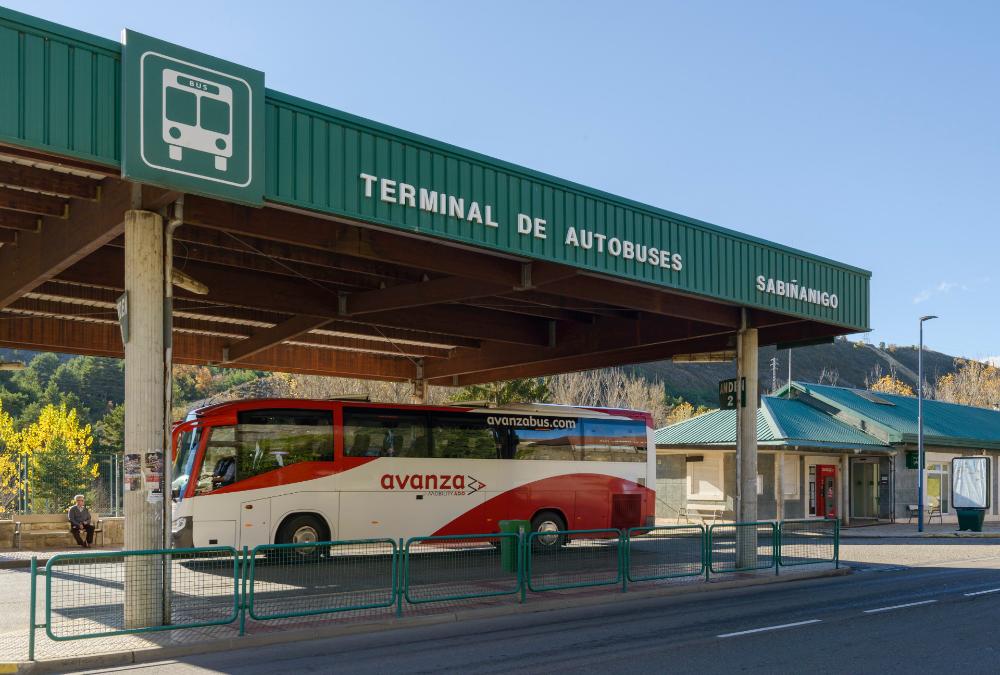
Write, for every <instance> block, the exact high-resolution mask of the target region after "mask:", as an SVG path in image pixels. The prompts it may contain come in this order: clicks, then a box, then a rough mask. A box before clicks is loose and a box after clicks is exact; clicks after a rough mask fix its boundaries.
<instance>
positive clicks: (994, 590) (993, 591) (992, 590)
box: [964, 588, 1000, 598]
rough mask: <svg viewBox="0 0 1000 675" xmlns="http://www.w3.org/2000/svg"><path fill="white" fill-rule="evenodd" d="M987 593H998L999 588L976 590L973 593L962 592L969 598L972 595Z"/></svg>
mask: <svg viewBox="0 0 1000 675" xmlns="http://www.w3.org/2000/svg"><path fill="white" fill-rule="evenodd" d="M987 593H1000V588H991V589H989V590H988V591H976V592H975V593H964V595H965V597H967V598H971V597H972V596H973V595H986V594H987Z"/></svg>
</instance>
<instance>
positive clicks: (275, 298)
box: [59, 247, 550, 345]
mask: <svg viewBox="0 0 1000 675" xmlns="http://www.w3.org/2000/svg"><path fill="white" fill-rule="evenodd" d="M184 272H186V273H187V274H190V275H191V276H192V277H194V278H195V279H197V280H198V281H200V282H202V283H204V284H206V285H207V286H208V288H209V293H208V295H207V296H200V297H199V296H192V295H191V294H189V293H187V292H186V291H183V290H180V289H179V290H178V291H177V295H176V296H175V297H179V298H183V297H188V298H195V299H196V300H198V301H200V302H201V303H202V304H205V303H215V304H221V305H230V306H233V307H246V308H248V309H261V310H265V311H272V312H281V313H285V314H304V315H309V316H315V317H325V318H328V319H339V318H342V317H341V316H340V315H339V314H338V296H337V294H336V293H334V292H333V291H326V290H324V289H323V288H320V287H317V286H316V285H315V284H311V283H309V282H308V281H306V280H303V279H297V278H294V277H282V276H278V275H264V274H261V273H259V272H253V271H247V270H240V269H238V268H235V267H223V266H219V265H213V264H207V263H196V262H190V263H189V264H188V265H187V266H186V267H185V268H184ZM123 277H124V253H123V251H122V250H121V249H118V248H114V247H105V248H104V249H101V250H99V251H96V252H94V253H93V254H91V255H90V256H88V257H87V258H86V259H84V260H81V261H79V262H78V263H77V264H75V265H73V267H72V268H70V269H67V270H65V271H64V272H63V273H62V274H60V275H59V278H60V279H62V280H64V281H71V282H75V283H82V284H91V285H95V286H104V287H106V288H122V286H123V284H124V280H123ZM363 323H367V324H374V325H378V326H388V327H392V328H405V329H411V330H418V331H423V332H427V333H437V334H442V333H443V334H455V335H458V336H459V337H464V338H471V339H473V340H495V341H500V342H510V343H513V344H522V345H548V344H549V343H550V327H549V324H550V322H547V321H541V320H538V319H532V318H529V317H518V316H515V315H512V314H506V313H503V312H492V311H489V310H483V309H478V308H474V307H462V306H458V305H454V306H449V305H434V306H428V307H424V308H422V309H421V310H420V311H419V312H398V311H390V312H378V313H372V314H366V315H365V316H364V319H363Z"/></svg>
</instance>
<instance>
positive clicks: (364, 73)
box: [4, 0, 1000, 358]
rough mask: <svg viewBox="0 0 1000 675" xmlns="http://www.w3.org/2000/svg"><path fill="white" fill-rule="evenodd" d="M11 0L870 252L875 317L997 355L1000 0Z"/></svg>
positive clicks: (650, 191) (809, 238)
mask: <svg viewBox="0 0 1000 675" xmlns="http://www.w3.org/2000/svg"><path fill="white" fill-rule="evenodd" d="M4 1H5V3H6V4H7V6H9V7H11V8H13V9H17V10H20V11H23V12H27V13H31V14H34V15H36V16H41V17H43V18H46V19H49V20H52V21H56V22H59V23H63V24H66V25H70V26H73V27H75V28H78V29H81V30H85V31H87V32H91V33H96V34H99V35H103V36H105V37H109V38H113V39H117V38H118V35H119V31H120V29H121V28H123V27H129V28H134V29H136V30H139V31H142V32H145V33H148V34H151V35H154V36H157V37H160V38H163V39H166V40H169V41H172V42H176V43H179V44H183V45H185V46H188V47H191V48H194V49H198V50H201V51H204V52H208V53H211V54H214V55H217V56H220V57H223V58H226V59H229V60H232V61H236V62H238V63H243V64H246V65H249V66H253V67H255V68H258V69H260V70H263V71H265V73H266V75H267V85H268V86H269V87H271V88H274V89H278V90H281V91H284V92H287V93H290V94H294V95H297V96H301V97H303V98H307V99H310V100H314V101H317V102H320V103H324V104H326V105H330V106H333V107H335V108H339V109H342V110H346V111H348V112H352V113H355V114H358V115H362V116H364V117H369V118H372V119H375V120H378V121H381V122H385V123H388V124H392V125H395V126H399V127H402V128H404V129H408V130H410V131H414V132H417V133H421V134H425V135H428V136H431V137H433V138H437V139H441V140H444V141H448V142H451V143H454V144H457V145H460V146H463V147H468V148H471V149H474V150H477V151H480V152H484V153H486V154H489V155H493V156H496V157H500V158H503V159H506V160H509V161H512V162H516V163H518V164H523V165H526V166H528V167H531V168H534V169H538V170H541V171H545V172H548V173H552V174H555V175H557V176H560V177H563V178H568V179H571V180H575V181H578V182H581V183H584V184H586V185H590V186H593V187H597V188H601V189H604V190H608V191H610V192H614V193H617V194H621V195H623V196H626V197H631V198H634V199H638V200H641V201H644V202H647V203H650V204H653V205H656V206H660V207H663V208H667V209H670V210H672V211H677V212H679V213H684V214H686V215H689V216H693V217H696V218H700V219H703V220H707V221H709V222H713V223H716V224H719V225H723V226H726V227H730V228H732V229H735V230H739V231H742V232H747V233H751V234H754V235H757V236H761V237H764V238H767V239H771V240H774V241H778V242H781V243H784V244H788V245H791V246H795V247H797V248H801V249H804V250H806V251H810V252H813V253H818V254H821V255H825V256H828V257H831V258H833V259H835V260H840V261H843V262H847V263H851V264H854V265H857V266H859V267H864V268H866V269H870V270H872V272H873V275H874V276H873V279H872V325H873V327H874V331H873V333H872V334H871V339H872V340H875V341H880V340H885V341H886V342H895V343H899V344H912V343H914V342H916V338H917V317H919V316H920V315H922V314H939V315H940V316H941V319H939V320H937V321H934V322H932V323H929V324H927V331H926V334H927V336H926V341H927V344H928V345H929V346H931V347H933V348H935V349H940V350H943V351H947V352H951V353H955V354H960V355H965V356H970V357H977V358H984V357H988V356H993V355H1000V300H998V297H1000V269H998V263H1000V217H998V213H1000V114H998V107H1000V40H997V39H996V35H997V27H998V26H1000V3H996V2H986V1H983V2H966V1H958V2H914V1H905V2H902V1H901V2H848V1H840V2H836V3H818V2H806V1H805V0H803V1H801V2H757V3H746V2H721V1H717V2H711V3H704V2H685V3H674V2H649V3H629V4H626V3H608V2H582V1H580V0H576V1H574V2H503V3H485V2H483V3H474V2H444V1H433V0H424V1H421V2H364V3H359V2H351V3H347V2H343V3H341V2H308V3H307V2H292V1H286V2H280V3H277V2H239V3H236V2H233V3H221V2H218V3H216V2H209V1H207V0H202V1H201V2H180V1H174V2H170V3H149V2H134V1H132V2H110V1H102V2H100V3H91V2H79V1H78V0H73V1H66V2H58V1H54V0H47V1H46V2H44V3H42V2H38V0H32V1H30V2H22V1H17V0H4Z"/></svg>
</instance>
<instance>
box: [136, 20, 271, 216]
mask: <svg viewBox="0 0 1000 675" xmlns="http://www.w3.org/2000/svg"><path fill="white" fill-rule="evenodd" d="M122 44H123V48H122V72H123V77H122V118H123V124H122V129H123V132H122V176H123V177H124V178H128V179H131V180H135V181H138V182H143V183H150V184H153V185H158V186H161V187H166V188H170V189H176V190H179V191H183V192H194V193H199V194H204V195H208V196H212V197H221V198H224V199H227V200H230V201H237V202H242V203H247V204H260V203H262V201H263V192H264V190H263V184H264V176H263V170H264V169H263V158H264V138H263V135H264V134H263V129H264V74H263V73H262V72H260V71H256V70H253V69H250V68H245V67H243V66H239V65H236V64H233V63H228V62H226V61H222V60H221V59H216V58H214V57H211V56H208V55H205V54H200V53H198V52H194V51H191V50H189V49H184V48H182V47H178V46H176V45H172V44H170V43H168V42H163V41H162V40H157V39H155V38H151V37H149V36H146V35H142V34H141V33H136V32H134V31H130V30H126V31H124V32H123V34H122Z"/></svg>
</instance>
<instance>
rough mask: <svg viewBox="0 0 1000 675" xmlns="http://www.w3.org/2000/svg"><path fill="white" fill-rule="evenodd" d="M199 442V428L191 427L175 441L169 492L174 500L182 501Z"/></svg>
mask: <svg viewBox="0 0 1000 675" xmlns="http://www.w3.org/2000/svg"><path fill="white" fill-rule="evenodd" d="M200 442H201V427H192V428H190V429H188V430H187V431H184V432H182V433H181V435H180V437H179V438H178V439H177V451H176V452H175V453H174V467H173V473H172V474H171V475H172V476H173V477H174V478H173V483H172V484H171V486H170V487H171V492H172V493H173V496H174V499H176V500H178V501H180V500H181V499H184V493H185V492H186V491H187V484H188V480H190V478H191V470H192V468H193V467H194V458H195V456H196V455H197V454H198V444H199V443H200Z"/></svg>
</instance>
